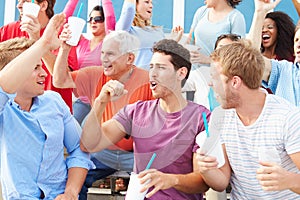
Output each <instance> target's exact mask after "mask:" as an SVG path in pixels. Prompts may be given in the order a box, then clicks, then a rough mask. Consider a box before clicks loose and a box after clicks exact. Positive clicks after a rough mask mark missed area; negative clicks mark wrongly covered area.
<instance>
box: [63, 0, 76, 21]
mask: <svg viewBox="0 0 300 200" xmlns="http://www.w3.org/2000/svg"><path fill="white" fill-rule="evenodd" d="M77 4H78V0H69V1H68V3H67V4H66V6H65V8H64V11H63V13H65V14H66V18H67V19H68V18H69V17H70V16H72V15H73V13H74V10H75V9H76V6H77Z"/></svg>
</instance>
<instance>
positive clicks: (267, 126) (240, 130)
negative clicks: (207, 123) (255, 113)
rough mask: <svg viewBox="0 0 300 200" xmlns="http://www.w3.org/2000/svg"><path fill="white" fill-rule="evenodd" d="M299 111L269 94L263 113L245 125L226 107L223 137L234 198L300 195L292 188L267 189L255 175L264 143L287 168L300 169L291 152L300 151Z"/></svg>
mask: <svg viewBox="0 0 300 200" xmlns="http://www.w3.org/2000/svg"><path fill="white" fill-rule="evenodd" d="M299 111H300V110H299V109H297V108H296V107H294V106H293V105H291V104H290V103H289V102H287V101H286V100H284V99H283V98H280V97H278V96H275V95H267V97H266V102H265V105H264V108H263V110H262V113H261V114H260V116H259V117H258V119H257V120H256V122H255V123H254V124H252V125H249V126H244V125H243V123H242V122H241V121H240V119H239V117H238V115H237V113H236V112H235V110H234V109H230V110H226V111H225V118H224V123H223V127H222V131H221V137H222V142H223V143H225V146H226V151H227V155H228V159H229V163H230V165H231V168H232V175H231V180H230V182H231V186H232V192H231V199H238V200H241V199H255V200H257V199H263V200H267V199H272V200H273V199H300V195H297V194H296V193H293V192H292V191H290V190H283V191H275V192H266V191H264V190H263V189H262V187H261V185H260V184H259V181H258V180H257V179H256V170H257V169H258V168H259V167H260V165H259V157H258V153H259V150H258V149H259V148H260V147H262V146H264V147H266V148H268V149H275V150H276V151H277V153H278V155H279V157H280V165H281V166H282V167H283V168H284V169H286V170H288V171H290V172H294V173H300V171H299V169H298V168H297V166H296V165H295V164H294V163H293V161H292V160H291V159H290V157H289V156H288V155H289V154H293V153H296V152H299V151H300V145H299V144H300V123H299V121H300V112H299Z"/></svg>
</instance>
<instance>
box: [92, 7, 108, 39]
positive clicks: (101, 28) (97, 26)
mask: <svg viewBox="0 0 300 200" xmlns="http://www.w3.org/2000/svg"><path fill="white" fill-rule="evenodd" d="M95 17H101V18H102V17H103V16H102V15H101V13H100V11H96V10H93V11H92V12H91V14H90V19H92V20H90V21H89V25H90V30H91V32H92V34H93V35H94V36H98V35H102V34H103V33H105V25H104V21H102V22H101V21H98V20H97V21H95ZM96 19H97V18H96Z"/></svg>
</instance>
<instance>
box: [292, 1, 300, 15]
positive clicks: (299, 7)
mask: <svg viewBox="0 0 300 200" xmlns="http://www.w3.org/2000/svg"><path fill="white" fill-rule="evenodd" d="M292 1H293V4H294V6H295V8H296V11H297V13H298V16H299V17H300V3H299V2H298V0H292Z"/></svg>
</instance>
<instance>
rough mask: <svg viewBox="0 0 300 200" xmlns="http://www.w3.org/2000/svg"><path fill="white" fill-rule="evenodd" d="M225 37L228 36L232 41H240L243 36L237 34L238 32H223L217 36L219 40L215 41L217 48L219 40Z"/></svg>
mask: <svg viewBox="0 0 300 200" xmlns="http://www.w3.org/2000/svg"><path fill="white" fill-rule="evenodd" d="M225 38H228V39H230V40H231V41H239V40H240V39H241V36H240V35H237V34H233V33H228V34H222V35H220V36H219V37H218V38H217V40H216V42H215V49H216V48H217V46H218V44H219V42H220V41H221V40H223V39H225Z"/></svg>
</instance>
